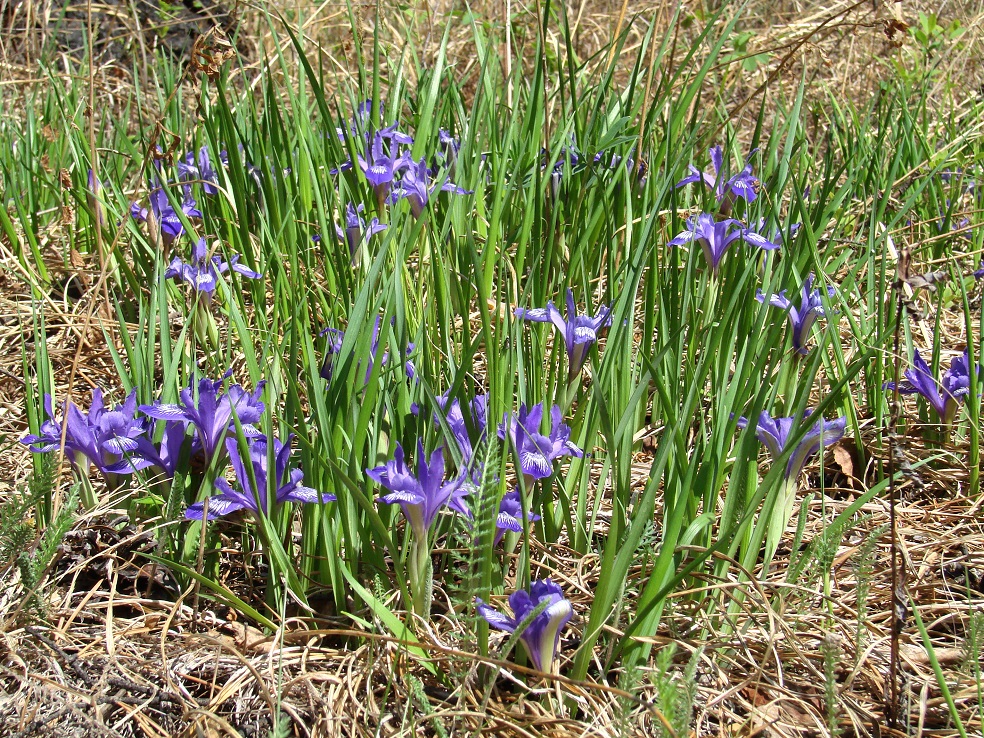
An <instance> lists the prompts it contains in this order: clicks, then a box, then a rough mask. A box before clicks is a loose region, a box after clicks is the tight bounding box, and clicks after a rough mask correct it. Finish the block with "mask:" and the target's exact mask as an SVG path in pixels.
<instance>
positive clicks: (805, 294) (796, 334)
mask: <svg viewBox="0 0 984 738" xmlns="http://www.w3.org/2000/svg"><path fill="white" fill-rule="evenodd" d="M836 294H837V290H835V289H834V288H833V287H832V286H828V287H827V297H833V296H834V295H836ZM755 299H756V300H758V301H759V302H765V301H766V297H765V295H764V294H762V290H759V291H758V292H757V293H756V295H755ZM768 302H769V304H770V305H772V306H773V307H777V308H779V309H780V310H785V311H787V312H788V313H789V325H790V327H791V328H792V330H793V348H794V349H796V352H797V353H799V354H803V355H804V356H805V355H806V354H808V353H809V352H810V350H809V349H808V348H807V347H806V339H807V338H809V335H810V329H811V328H812V327H813V324H814V323H815V322H816V320H817V318H818V317H820V318H822V317H824V309H823V299H822V297H821V294H820V290H815V289H813V275H812V274H811V275H810V276H808V277H807V278H806V281H805V282H804V283H803V290H802V293H801V298H800V306H799V307H798V308H797V307H795V306H794V305H793V303H792V301H790V300H789V298H787V297H786V290H783V291H782V292H780V293H779V294H778V295H772V296H771V297H769V298H768Z"/></svg>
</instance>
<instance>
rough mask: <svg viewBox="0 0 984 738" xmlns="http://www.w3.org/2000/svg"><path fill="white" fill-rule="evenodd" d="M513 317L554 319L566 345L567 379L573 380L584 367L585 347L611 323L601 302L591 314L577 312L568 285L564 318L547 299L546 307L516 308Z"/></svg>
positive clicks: (548, 320)
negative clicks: (597, 308)
mask: <svg viewBox="0 0 984 738" xmlns="http://www.w3.org/2000/svg"><path fill="white" fill-rule="evenodd" d="M516 317H518V318H522V319H524V320H532V321H535V322H538V323H553V324H554V326H555V327H556V328H557V330H559V331H560V333H561V335H562V336H563V337H564V343H565V345H566V348H567V359H568V361H567V364H568V366H567V379H568V381H571V380H573V379H574V377H576V376H577V375H578V374H579V373H580V371H581V369H582V368H583V367H584V364H585V362H586V361H587V360H588V349H590V348H591V346H592V345H593V344H594V343H595V342H597V340H598V334H599V333H600V332H601V329H602V328H605V327H607V326H610V325H611V324H612V311H611V308H609V307H608V306H606V305H602V306H601V307H600V308H599V310H598V314H597V315H595V316H594V317H591V316H590V315H578V314H577V308H575V307H574V292H573V291H572V290H570V289H568V290H567V318H566V319H565V318H564V316H563V315H561V314H560V310H558V309H557V307H556V306H555V305H554V304H553V302H547V306H546V307H545V308H533V309H532V310H527V309H525V308H516Z"/></svg>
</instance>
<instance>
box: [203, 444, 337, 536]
mask: <svg viewBox="0 0 984 738" xmlns="http://www.w3.org/2000/svg"><path fill="white" fill-rule="evenodd" d="M292 438H293V437H291V438H288V439H287V443H283V442H281V441H279V440H277V439H274V441H273V460H274V469H273V478H272V479H271V475H270V457H269V448H268V446H267V440H266V439H265V438H259V439H257V440H255V441H253V442H252V443H251V444H250V445H249V463H250V465H251V466H252V467H253V479H255V480H256V487H255V488H254V487H253V485H252V482H251V481H250V475H249V470H248V469H247V467H246V464H245V463H244V459H243V458H242V456H240V454H239V443H238V442H237V440H236V439H235V438H227V439H226V449H227V451H228V453H229V461H230V462H231V463H232V469H233V471H234V472H235V473H236V483H237V485H238V487H239V489H235V488H233V486H232V485H230V484H229V483H228V482H227V481H226V480H225V479H223V478H221V477H219V478H218V479H216V480H215V487H216V488H217V489H218V490H219V492H220V494H218V495H215V496H213V497H209V498H208V513H207V515H208V517H207V519H208V520H215V518H218V517H220V516H222V515H228V514H229V513H231V512H235V511H236V510H252V511H253V512H254V513H255V514H257V515H269V514H270V512H271V508H270V496H269V492H270V490H271V487H272V490H273V491H274V495H275V500H276V503H277V504H278V505H279V504H282V503H284V502H297V503H300V504H305V503H308V502H332V501H334V500H335V495H332V494H327V493H326V494H320V493H319V492H318V491H317V490H314V489H311V488H310V487H305V486H304V485H303V484H301V482H302V481H303V479H304V473H303V472H302V471H301V470H300V469H291V471H290V473H289V474H288V473H287V462H288V461H290V453H291V451H290V442H291V439H292ZM205 514H206V513H205V501H204V500H203V501H202V502H196V503H195V504H194V505H191V506H190V507H189V508H188V509H187V510H185V517H186V518H189V519H191V520H201V519H202V517H203V516H204V515H205Z"/></svg>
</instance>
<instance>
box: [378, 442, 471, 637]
mask: <svg viewBox="0 0 984 738" xmlns="http://www.w3.org/2000/svg"><path fill="white" fill-rule="evenodd" d="M366 475H367V476H368V477H369V478H370V479H372V480H374V481H375V482H376V483H377V484H380V485H381V486H383V487H385V488H386V489H388V490H389V494H385V495H383V496H381V497H378V498H376V502H381V503H384V504H387V505H393V504H397V505H399V506H400V509H401V510H402V511H403V516H404V517H405V518H406V519H407V523H408V524H409V526H410V531H411V533H412V536H411V539H410V552H409V556H408V565H409V566H408V568H409V579H410V588H411V590H412V595H413V610H414V612H415V613H417V614H418V615H420V616H421V617H423V618H425V619H426V618H428V617H429V616H430V604H431V598H432V594H433V589H434V578H433V573H432V563H431V558H430V554H431V549H430V541H429V540H428V537H429V535H430V529H431V526H432V525H433V524H434V521H435V520H436V519H437V516H438V514H439V513H440V512H441V511H442V510H443V509H444V508H445V507H447V508H450V509H451V510H454V511H455V512H459V513H461V514H462V515H464V516H465V517H467V518H470V517H471V512H470V511H469V510H468V507H467V506H466V505H465V503H464V501H463V498H464V497H466V496H468V495H469V494H470V493H471V491H472V489H473V486H472V482H471V479H470V478H469V477H468V475H467V474H459V475H458V476H457V477H455V478H452V479H450V480H448V481H445V480H444V449H443V448H442V447H439V448H437V449H436V450H435V451H434V453H432V454H431V456H430V461H429V462H428V461H426V460H425V456H424V447H423V444H421V443H418V444H417V474H416V475H414V474H413V472H411V471H410V469H409V467H407V464H406V461H405V460H404V458H403V447H402V446H401V445H400V444H399V443H397V444H396V452H395V454H394V458H393V459H391V460H390V461H387V462H386V463H385V464H383V465H382V466H377V467H375V468H374V469H366Z"/></svg>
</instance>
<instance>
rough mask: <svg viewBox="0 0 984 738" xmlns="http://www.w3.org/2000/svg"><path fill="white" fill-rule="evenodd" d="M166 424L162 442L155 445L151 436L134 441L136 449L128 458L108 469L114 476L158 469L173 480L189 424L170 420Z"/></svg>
mask: <svg viewBox="0 0 984 738" xmlns="http://www.w3.org/2000/svg"><path fill="white" fill-rule="evenodd" d="M163 423H164V435H163V436H162V437H161V442H160V443H159V444H155V443H154V442H153V441H152V440H151V439H150V438H149V436H150V435H151V434H150V433H149V432H148V434H147V435H145V436H139V437H138V438H136V439H134V440H135V441H136V442H137V444H136V447H135V448H134V449H133V450H132V451H131V452H130V453H128V454H127V455H126V458H125V459H123V460H121V461H117V462H116V463H115V464H111V465H110V466H108V467H107V471H110V472H113V473H114V474H132V473H133V472H137V471H140V470H142V469H147V468H149V467H156V468H157V469H160V470H161V472H163V474H164V477H165V478H167V479H173V478H174V473H175V472H176V471H177V465H178V461H179V460H180V458H181V449H182V448H183V447H184V443H185V439H186V438H187V423H185V422H184V421H181V420H168V421H163Z"/></svg>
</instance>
